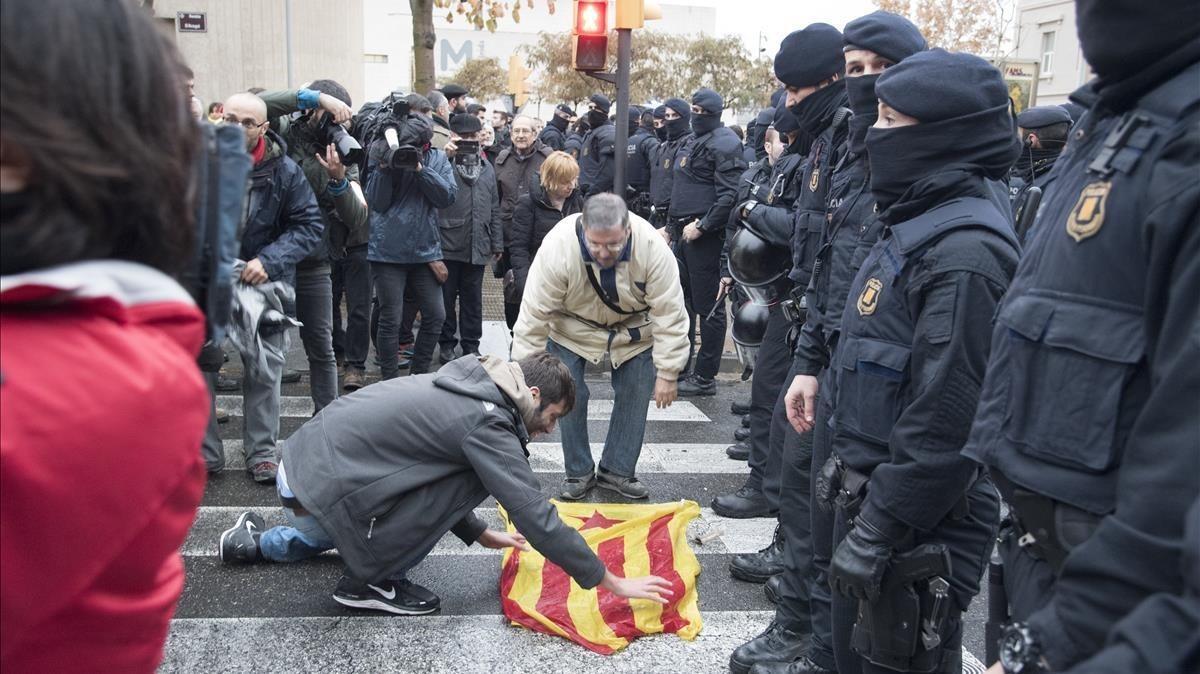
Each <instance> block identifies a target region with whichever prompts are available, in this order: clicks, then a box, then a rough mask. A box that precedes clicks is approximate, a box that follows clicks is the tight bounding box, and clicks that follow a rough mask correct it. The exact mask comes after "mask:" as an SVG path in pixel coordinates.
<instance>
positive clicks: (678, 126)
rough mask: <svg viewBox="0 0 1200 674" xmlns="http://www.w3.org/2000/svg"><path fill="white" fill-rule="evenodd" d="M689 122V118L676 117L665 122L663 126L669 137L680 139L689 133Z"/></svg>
mask: <svg viewBox="0 0 1200 674" xmlns="http://www.w3.org/2000/svg"><path fill="white" fill-rule="evenodd" d="M689 121H690V120H689V118H688V117H676V118H675V119H668V120H666V121H665V122H663V126H664V127H666V129H667V137H668V138H679V137H680V136H682V135H684V134H685V133H687V132H688V129H689V128H690V127H689V126H688V124H689Z"/></svg>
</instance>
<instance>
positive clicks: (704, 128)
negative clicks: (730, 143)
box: [692, 112, 721, 136]
mask: <svg viewBox="0 0 1200 674" xmlns="http://www.w3.org/2000/svg"><path fill="white" fill-rule="evenodd" d="M720 126H721V118H720V117H718V116H717V115H711V114H707V113H706V114H703V115H699V114H696V113H695V112H692V133H694V134H696V135H697V136H703V135H704V134H706V133H712V131H713V130H714V129H717V128H719V127H720Z"/></svg>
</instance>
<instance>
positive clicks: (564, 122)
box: [546, 103, 575, 133]
mask: <svg viewBox="0 0 1200 674" xmlns="http://www.w3.org/2000/svg"><path fill="white" fill-rule="evenodd" d="M573 114H575V112H574V111H573V110H571V107H570V106H568V105H567V104H565V103H559V104H558V105H556V106H554V115H552V116H551V117H550V121H548V122H546V124H548V125H550V126H552V127H554V128H556V129H558V130H559V131H562V132H563V133H566V132H567V127H568V126H570V124H571V122H570V119H571V115H573Z"/></svg>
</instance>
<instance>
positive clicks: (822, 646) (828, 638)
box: [807, 370, 852, 669]
mask: <svg viewBox="0 0 1200 674" xmlns="http://www.w3.org/2000/svg"><path fill="white" fill-rule="evenodd" d="M832 378H833V375H832V373H831V372H830V371H829V370H825V371H824V372H822V373H821V377H820V380H821V387H820V392H819V393H818V395H817V418H816V424H815V425H814V427H813V431H812V436H813V450H812V464H811V468H810V472H809V485H810V487H811V490H810V495H813V496H815V494H816V493H817V492H816V478H817V476H818V475H819V474H820V472H821V467H822V466H824V465H825V462H826V461H828V460H829V457H830V456H831V455H832V454H833V431H832V429H830V428H829V420H830V419H831V418H832V417H833V401H832V395H831V394H832V389H831V388H830V386H831V384H830V380H831V379H832ZM810 510H811V513H810V516H809V521H810V523H811V531H812V564H811V566H810V567H809V570H808V579H807V580H808V605H809V616H810V620H811V624H812V642H811V643H812V646H811V647H810V648H809V652H808V657H809V659H811V660H812V661H813V662H815V663H817V664H818V665H820V666H821V667H824V668H825V669H835V668H836V666H837V665H836V663H835V662H834V659H833V615H832V613H831V610H832V609H831V607H830V602H831V601H832V600H831V597H830V589H829V559H830V558H831V557H832V556H833V519H834V513H833V509H832V506H830V509H828V510H826V509H822V508H821V507H820V506H819V505H817V504H816V503H815V502H814V503H812V505H811V508H810ZM851 627H852V626H851ZM843 629H849V627H844V628H843Z"/></svg>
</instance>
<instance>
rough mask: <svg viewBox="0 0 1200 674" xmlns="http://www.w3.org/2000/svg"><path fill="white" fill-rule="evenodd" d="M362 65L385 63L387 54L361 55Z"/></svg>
mask: <svg viewBox="0 0 1200 674" xmlns="http://www.w3.org/2000/svg"><path fill="white" fill-rule="evenodd" d="M363 62H364V63H387V62H388V55H387V54H363Z"/></svg>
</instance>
